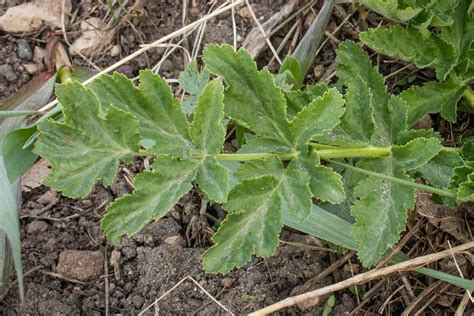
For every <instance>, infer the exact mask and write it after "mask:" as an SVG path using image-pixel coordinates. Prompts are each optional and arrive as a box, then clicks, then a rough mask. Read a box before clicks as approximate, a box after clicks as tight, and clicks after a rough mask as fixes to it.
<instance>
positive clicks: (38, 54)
mask: <svg viewBox="0 0 474 316" xmlns="http://www.w3.org/2000/svg"><path fill="white" fill-rule="evenodd" d="M45 57H46V49H44V48H41V47H39V46H35V49H34V53H33V61H34V62H35V63H42V62H43V59H44V58H45Z"/></svg>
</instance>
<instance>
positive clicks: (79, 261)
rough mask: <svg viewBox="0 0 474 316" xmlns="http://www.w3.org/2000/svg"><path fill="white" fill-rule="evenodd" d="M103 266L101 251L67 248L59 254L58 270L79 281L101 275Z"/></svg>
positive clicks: (89, 279)
mask: <svg viewBox="0 0 474 316" xmlns="http://www.w3.org/2000/svg"><path fill="white" fill-rule="evenodd" d="M103 266H104V257H103V255H102V252H100V251H88V250H65V251H63V252H62V253H61V254H60V255H59V262H58V266H57V272H58V273H60V274H62V275H63V276H65V277H68V278H72V279H76V280H79V281H91V280H94V279H96V278H98V277H99V276H100V274H101V273H102V268H103Z"/></svg>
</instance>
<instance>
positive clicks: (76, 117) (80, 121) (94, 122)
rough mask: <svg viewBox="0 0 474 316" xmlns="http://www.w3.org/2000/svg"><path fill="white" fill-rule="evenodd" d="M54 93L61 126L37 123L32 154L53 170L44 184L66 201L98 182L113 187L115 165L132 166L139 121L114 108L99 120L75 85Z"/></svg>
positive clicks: (92, 99) (89, 97)
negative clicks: (61, 119) (62, 108)
mask: <svg viewBox="0 0 474 316" xmlns="http://www.w3.org/2000/svg"><path fill="white" fill-rule="evenodd" d="M56 94H57V96H58V99H59V102H60V103H61V104H62V105H63V107H64V110H63V111H64V117H65V119H64V123H55V122H53V121H45V122H43V123H40V124H39V125H38V128H39V130H40V131H41V136H40V138H39V141H38V142H37V143H36V146H35V149H34V152H35V153H36V154H38V155H41V156H42V157H44V158H46V159H47V160H48V161H49V162H50V163H51V164H52V166H53V170H52V172H51V174H50V175H49V177H48V178H47V180H46V184H47V185H49V186H51V187H52V188H54V189H57V190H60V191H63V194H64V195H66V196H69V197H79V196H85V195H87V194H88V193H89V192H90V190H91V188H92V186H93V185H94V183H95V182H96V181H97V180H102V182H103V183H104V185H110V184H111V183H112V180H113V179H114V178H115V174H116V172H117V168H118V164H119V161H126V162H130V161H131V158H132V156H133V154H134V153H135V152H136V151H137V150H138V149H139V140H140V136H139V134H138V128H139V127H138V126H139V125H138V121H137V120H136V119H135V118H134V117H133V115H131V114H129V113H126V112H124V111H122V110H120V109H117V108H115V107H109V108H108V110H107V111H106V115H105V118H101V117H100V114H99V103H98V100H97V98H96V96H95V95H94V94H93V93H92V92H91V91H90V90H88V89H86V88H84V87H83V86H82V85H81V84H79V83H68V84H63V85H58V86H57V88H56ZM124 122H127V123H126V124H124Z"/></svg>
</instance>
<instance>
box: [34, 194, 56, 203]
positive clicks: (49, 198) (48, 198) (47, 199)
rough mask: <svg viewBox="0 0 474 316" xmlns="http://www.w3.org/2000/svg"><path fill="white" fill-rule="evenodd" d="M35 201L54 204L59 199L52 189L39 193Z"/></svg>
mask: <svg viewBox="0 0 474 316" xmlns="http://www.w3.org/2000/svg"><path fill="white" fill-rule="evenodd" d="M36 202H38V203H41V204H43V205H48V204H53V203H54V204H56V203H58V202H59V199H58V198H57V197H56V192H54V191H47V192H46V193H44V194H43V195H41V196H40V197H39V198H38V199H37V200H36Z"/></svg>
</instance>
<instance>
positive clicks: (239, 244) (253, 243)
mask: <svg viewBox="0 0 474 316" xmlns="http://www.w3.org/2000/svg"><path fill="white" fill-rule="evenodd" d="M278 186H279V185H278V181H277V180H276V179H275V178H273V177H271V176H264V177H261V178H256V179H250V180H244V181H242V182H241V183H240V184H238V185H237V186H236V187H235V188H234V189H233V190H232V191H231V192H230V194H229V197H228V201H227V204H226V209H227V210H228V211H230V212H231V213H230V214H229V215H228V216H227V218H226V219H225V220H224V221H223V222H222V224H221V226H220V228H219V230H218V231H217V232H216V233H215V234H214V236H213V240H214V242H215V245H214V246H212V247H211V248H210V249H208V250H207V251H206V253H205V254H204V256H203V265H204V268H205V269H206V270H208V271H212V272H220V273H225V272H228V271H230V270H232V269H233V268H235V267H237V266H241V265H243V264H245V263H246V262H247V261H249V260H250V258H251V257H252V255H254V254H255V255H257V256H260V257H267V256H271V255H272V254H273V253H274V251H275V249H276V247H277V245H278V237H279V234H280V230H281V227H282V225H283V223H282V219H281V210H280V208H281V199H280V198H279V194H278Z"/></svg>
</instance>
